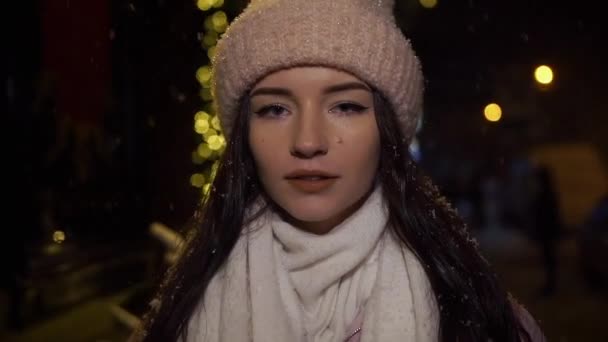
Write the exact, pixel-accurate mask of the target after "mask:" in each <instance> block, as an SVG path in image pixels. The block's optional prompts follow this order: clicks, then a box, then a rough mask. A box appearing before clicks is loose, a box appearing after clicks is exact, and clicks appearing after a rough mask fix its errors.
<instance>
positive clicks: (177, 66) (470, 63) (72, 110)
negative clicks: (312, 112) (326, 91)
mask: <svg viewBox="0 0 608 342" xmlns="http://www.w3.org/2000/svg"><path fill="white" fill-rule="evenodd" d="M246 2H247V1H245V0H225V4H224V6H223V7H222V8H221V10H223V11H225V12H226V13H227V14H228V18H229V19H232V18H234V16H235V15H237V14H238V13H239V12H240V11H241V10H242V8H243V7H244V6H245V3H246ZM396 2H397V3H398V4H397V8H396V15H397V18H398V21H399V24H400V26H401V27H402V29H403V30H404V32H405V33H406V35H407V36H408V37H409V38H410V39H411V42H412V44H413V47H414V49H415V50H416V52H417V54H418V55H419V57H420V59H421V61H422V65H423V70H424V72H425V75H426V77H427V85H426V89H427V91H426V98H425V102H426V103H425V113H424V122H423V125H422V128H421V130H420V132H419V137H418V139H419V144H420V154H421V160H420V163H421V165H422V166H423V167H424V168H425V170H426V171H427V172H428V173H429V174H431V175H432V176H433V178H434V179H435V180H436V182H437V183H438V185H439V186H440V188H441V189H442V191H444V193H445V194H446V196H447V197H449V198H450V199H451V200H452V201H453V202H454V203H455V205H456V206H457V207H458V208H459V210H461V211H462V212H463V215H464V216H465V218H466V219H467V220H469V221H470V225H471V228H472V229H473V230H474V231H475V232H476V234H478V236H479V237H480V239H481V242H482V247H483V248H485V251H486V252H487V254H488V256H489V258H490V260H491V261H492V262H493V263H494V264H495V265H496V269H497V272H498V273H499V275H500V276H501V277H503V280H504V284H505V286H507V287H508V288H509V289H510V290H512V292H513V293H514V294H515V295H516V296H517V297H518V298H520V300H521V301H522V302H523V303H524V304H525V305H526V306H527V307H528V308H529V310H530V312H531V313H532V314H533V315H534V316H535V317H536V318H538V319H539V320H540V321H541V327H542V328H543V329H544V330H545V332H546V334H547V337H549V340H550V341H605V340H608V333H607V330H606V328H605V318H604V320H602V317H606V314H607V311H606V310H607V308H608V300H607V291H606V287H605V284H604V282H605V280H606V278H608V276H607V275H606V267H605V265H606V264H608V256H607V255H606V250H607V249H606V248H605V247H604V245H601V243H602V241H604V242H603V243H604V244H605V243H606V241H608V240H607V238H606V230H607V227H606V221H605V216H601V215H600V216H601V217H604V221H602V222H603V223H601V224H599V225H594V226H593V227H594V228H593V229H590V231H593V234H597V235H593V234H590V233H588V232H587V229H588V227H589V225H590V224H589V222H590V217H591V216H592V214H593V213H594V211H593V210H594V209H595V208H596V207H597V205H598V203H599V201H600V198H602V196H606V194H607V193H608V190H607V189H608V185H607V184H608V175H607V174H606V170H607V168H606V162H607V161H608V116H607V115H606V114H608V105H607V103H608V102H607V101H606V100H605V98H606V95H605V93H604V92H605V89H606V88H605V82H606V80H605V79H606V77H607V76H608V66H607V64H606V61H607V60H608V53H607V52H606V48H605V46H604V45H605V34H604V33H605V32H604V31H603V30H602V27H603V26H604V25H603V24H604V20H605V18H604V17H603V14H604V13H605V12H604V11H603V10H602V9H601V8H600V5H601V4H599V3H597V2H572V1H563V2H556V1H548V0H542V1H523V0H510V1H506V0H504V1H503V0H500V1H477V0H464V1H447V0H443V1H441V0H439V1H438V4H437V6H436V7H435V8H432V9H427V8H424V7H422V6H421V5H420V4H419V3H418V1H416V0H396ZM212 12H213V10H212V11H209V12H202V11H201V10H199V9H198V8H197V7H196V1H195V0H187V1H186V0H173V1H167V0H154V1H144V0H133V1H127V0H114V1H110V0H37V1H23V2H19V4H16V5H14V8H13V10H12V11H10V12H9V13H8V16H7V19H6V22H7V23H8V26H7V29H6V33H7V35H6V38H5V41H6V42H7V43H5V44H4V46H5V47H6V48H5V49H4V50H3V51H5V53H4V54H5V56H6V59H3V61H4V62H3V63H4V66H5V68H4V70H5V76H4V77H3V78H4V82H3V89H4V91H3V94H2V98H3V106H5V108H6V110H5V112H6V113H7V115H6V116H5V117H8V119H9V120H8V122H7V123H6V126H5V127H6V128H7V131H8V134H7V135H6V139H5V150H6V152H7V153H6V154H5V158H4V163H3V166H4V167H3V168H4V170H5V171H6V172H8V173H7V174H6V176H4V177H5V180H6V182H5V183H7V186H6V187H5V189H8V191H6V192H5V193H6V195H5V196H4V197H5V200H6V203H8V204H9V206H8V207H6V205H5V207H6V208H7V210H5V211H6V212H7V213H8V217H6V218H5V222H6V223H5V227H4V237H5V238H4V241H5V243H4V248H2V258H1V259H0V260H2V262H3V266H4V267H3V268H4V269H5V270H6V271H5V272H3V275H2V279H0V281H1V283H2V287H1V291H0V318H2V323H0V327H1V328H0V339H2V338H4V337H6V339H7V340H9V341H55V340H61V341H102V340H104V341H118V340H122V339H124V336H126V334H127V331H126V330H127V329H126V328H125V325H124V321H122V323H121V320H120V319H119V318H117V317H118V316H119V314H116V311H112V309H111V308H115V307H116V306H120V307H122V308H127V311H129V310H130V311H131V312H135V313H137V312H139V311H138V310H141V303H143V302H145V298H146V295H147V293H148V292H147V290H148V289H149V285H150V283H151V282H152V281H153V280H154V279H155V277H156V276H157V275H158V274H159V270H160V269H162V267H164V266H163V265H162V261H161V258H162V253H163V246H162V244H160V243H159V242H158V241H157V240H156V239H154V238H153V237H151V236H150V234H149V231H148V229H149V226H150V224H151V223H152V222H160V223H163V224H165V225H167V226H169V227H174V228H179V227H180V226H182V225H183V224H184V223H185V222H186V221H187V219H188V218H189V216H190V215H191V213H192V211H193V209H194V206H195V204H196V202H197V201H198V200H199V199H200V190H199V189H196V188H194V187H192V186H191V185H190V175H191V174H192V173H194V172H196V171H197V168H198V167H197V166H196V165H193V163H192V160H191V153H192V151H193V149H195V148H196V140H195V132H194V131H193V128H192V126H193V115H194V113H195V112H196V111H198V110H200V108H201V106H202V105H203V104H204V103H203V102H202V99H201V98H200V97H199V91H200V84H199V83H198V81H197V80H196V78H195V72H196V70H197V68H199V67H200V66H202V65H205V64H207V62H208V60H207V56H206V52H205V51H204V50H203V48H202V46H201V43H200V41H199V36H200V34H199V33H200V32H202V31H203V21H204V19H205V16H206V13H212ZM336 15H337V16H338V15H339V14H336ZM541 64H546V65H549V66H550V67H551V68H552V69H553V71H554V73H555V78H554V80H553V82H552V83H551V84H550V85H548V86H541V85H539V84H538V83H537V82H536V81H535V80H534V76H533V73H534V69H535V68H536V67H537V66H538V65H541ZM491 102H496V103H498V104H499V105H500V106H501V108H502V110H503V117H502V119H501V120H500V121H499V122H496V123H491V122H488V121H487V120H486V119H485V118H484V116H483V109H484V107H485V106H486V105H487V104H488V103H491ZM66 132H67V133H66ZM70 132H72V133H70ZM64 133H66V134H64ZM530 161H535V162H539V161H540V162H542V163H544V164H546V166H547V167H548V168H549V169H550V171H551V174H552V176H553V178H552V179H553V188H554V191H555V193H556V196H557V203H558V211H559V215H558V216H559V217H560V220H561V222H562V229H561V230H560V231H559V232H557V233H555V234H553V235H554V236H552V241H555V243H554V246H555V247H554V248H556V250H557V274H558V275H557V278H558V282H557V290H556V291H555V292H554V293H551V295H540V294H539V293H538V289H539V288H540V287H541V285H542V282H543V279H544V278H543V277H544V275H543V274H544V273H543V272H544V271H543V257H542V252H541V251H542V249H541V247H542V246H545V245H543V243H542V242H540V243H539V238H538V236H539V234H538V231H541V230H542V229H540V228H539V229H536V230H534V229H533V231H530V230H529V229H528V230H526V229H521V227H518V223H517V221H513V220H509V218H508V215H496V210H498V212H500V213H503V212H508V209H507V208H506V207H507V206H508V204H505V203H508V200H505V198H508V197H509V196H512V197H511V201H514V202H517V203H520V202H522V201H519V198H518V197H517V194H515V195H513V194H511V192H512V191H511V190H513V189H514V188H515V187H513V184H516V183H518V180H521V179H523V178H521V177H520V176H521V174H520V173H517V172H516V171H517V170H520V171H521V170H522V168H523V169H524V170H525V168H526V166H529V163H530ZM513 198H515V200H513ZM496 208H498V209H496ZM602 208H603V209H602V210H603V211H601V210H598V211H596V213H600V214H601V213H604V214H603V215H605V210H606V208H605V204H604V207H602ZM600 209H601V208H600ZM539 210H543V209H539ZM496 217H498V219H497V221H496V222H494V221H493V220H494V219H495V218H496ZM596 217H599V216H597V215H596ZM594 222H595V221H594ZM594 224H595V223H594ZM600 226H601V228H598V227H600ZM496 227H499V228H500V229H498V228H496ZM505 227H506V228H505ZM513 227H514V228H513ZM57 230H61V231H63V232H64V233H65V241H64V242H63V243H62V244H57V243H54V242H53V232H55V231H57ZM590 265H592V266H590ZM597 265H600V266H599V267H598V266H597ZM602 265H603V266H602ZM589 267H595V268H593V269H594V272H595V270H596V269H598V271H597V272H598V274H593V275H592V276H591V278H592V281H591V282H589V279H588V278H589V277H590V276H589V274H587V273H585V271H586V270H587V269H588V268H589ZM602 267H603V268H602ZM601 272H604V273H601ZM602 277H603V278H602ZM602 279H603V280H602ZM138 296H139V297H138ZM142 298H144V299H142ZM112 304H115V305H114V306H112ZM601 322H604V325H602V324H601Z"/></svg>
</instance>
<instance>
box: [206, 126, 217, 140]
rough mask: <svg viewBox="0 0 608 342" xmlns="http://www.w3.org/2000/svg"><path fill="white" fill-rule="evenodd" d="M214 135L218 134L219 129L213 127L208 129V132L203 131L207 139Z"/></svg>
mask: <svg viewBox="0 0 608 342" xmlns="http://www.w3.org/2000/svg"><path fill="white" fill-rule="evenodd" d="M214 135H217V131H216V130H214V129H213V128H209V129H208V130H207V132H205V133H203V137H205V140H206V141H209V138H210V137H212V136H214Z"/></svg>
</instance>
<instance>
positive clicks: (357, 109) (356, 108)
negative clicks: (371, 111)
mask: <svg viewBox="0 0 608 342" xmlns="http://www.w3.org/2000/svg"><path fill="white" fill-rule="evenodd" d="M368 108H369V107H364V106H361V105H358V104H356V103H348V102H346V103H340V104H339V105H337V106H335V107H334V108H332V110H331V111H332V112H338V113H341V114H347V115H348V114H358V113H361V112H364V111H365V110H367V109H368Z"/></svg>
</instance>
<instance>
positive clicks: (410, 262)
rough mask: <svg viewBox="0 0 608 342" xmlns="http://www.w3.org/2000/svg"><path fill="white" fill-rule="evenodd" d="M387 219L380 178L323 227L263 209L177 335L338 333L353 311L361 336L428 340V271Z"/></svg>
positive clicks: (323, 337)
mask: <svg viewBox="0 0 608 342" xmlns="http://www.w3.org/2000/svg"><path fill="white" fill-rule="evenodd" d="M387 218H388V216H387V210H386V209H385V207H384V205H383V199H382V191H381V188H380V186H377V187H376V188H375V189H374V191H373V192H372V193H371V194H370V195H369V197H368V198H367V199H366V201H365V202H364V204H363V205H362V206H361V207H360V208H359V209H358V210H357V211H356V212H355V213H354V214H353V215H351V216H350V217H349V218H347V219H346V220H345V221H344V222H342V223H341V224H340V225H338V226H336V227H335V228H334V229H333V230H332V231H330V232H329V233H327V234H325V235H314V234H310V233H307V232H304V231H301V230H299V229H297V228H295V227H293V226H291V225H290V224H289V223H287V222H285V221H283V220H281V219H280V218H279V216H278V215H277V214H275V213H272V212H270V211H268V212H267V213H265V214H264V215H262V216H261V217H260V218H258V219H257V220H256V221H254V222H253V223H252V224H251V225H250V226H249V227H247V228H246V229H245V231H246V232H248V234H243V235H242V237H241V238H240V239H239V241H238V242H237V244H236V246H235V248H234V249H233V251H232V253H231V255H230V257H229V260H228V262H227V264H226V266H225V267H224V268H222V269H221V270H220V271H219V272H218V273H217V274H216V276H215V277H214V278H213V279H212V281H211V283H210V284H209V286H208V288H207V291H206V293H205V296H204V300H202V301H201V304H203V305H199V306H198V308H197V310H196V311H195V313H194V315H193V316H192V317H191V319H190V321H189V324H188V329H187V330H188V334H187V339H185V341H187V342H203V341H204V342H220V341H226V342H239V341H254V342H266V341H278V342H280V341H289V342H291V341H296V342H334V341H335V342H342V341H344V339H345V338H346V337H347V333H348V331H347V329H348V327H349V326H350V325H351V323H352V321H353V320H354V319H355V316H356V315H357V313H358V312H359V310H362V311H363V315H364V319H363V326H362V335H361V341H362V342H371V341H374V342H377V341H380V342H382V341H421V342H424V341H429V342H430V341H437V336H438V329H439V326H438V321H439V317H438V311H437V305H436V302H435V298H434V295H433V292H432V289H431V287H430V284H429V282H428V278H427V277H426V275H425V273H424V270H423V268H422V266H421V264H420V262H419V261H418V259H417V258H416V257H415V256H414V255H413V254H412V253H411V251H409V249H407V248H406V247H404V246H403V244H402V243H400V242H399V241H398V240H397V238H395V237H393V236H392V234H391V233H390V232H389V230H388V229H385V226H386V222H387Z"/></svg>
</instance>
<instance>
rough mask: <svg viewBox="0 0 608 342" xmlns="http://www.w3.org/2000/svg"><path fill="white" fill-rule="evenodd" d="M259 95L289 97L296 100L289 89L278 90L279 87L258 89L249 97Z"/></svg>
mask: <svg viewBox="0 0 608 342" xmlns="http://www.w3.org/2000/svg"><path fill="white" fill-rule="evenodd" d="M257 95H280V96H287V97H291V98H294V95H293V93H292V92H291V90H289V89H287V88H278V87H262V88H257V89H254V90H253V91H252V92H251V95H249V96H250V97H254V96H257Z"/></svg>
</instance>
